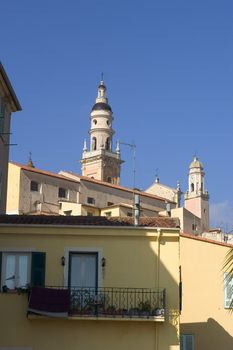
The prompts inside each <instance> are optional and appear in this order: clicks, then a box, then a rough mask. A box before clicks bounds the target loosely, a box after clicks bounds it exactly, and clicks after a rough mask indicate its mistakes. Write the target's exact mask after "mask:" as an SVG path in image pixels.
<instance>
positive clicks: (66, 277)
mask: <svg viewBox="0 0 233 350" xmlns="http://www.w3.org/2000/svg"><path fill="white" fill-rule="evenodd" d="M70 253H78V254H79V253H83V254H85V253H87V254H88V253H96V254H97V269H98V272H97V285H98V288H100V287H102V281H103V272H102V265H101V262H102V258H103V250H102V249H101V248H99V247H98V248H97V247H81V248H80V247H66V248H65V249H64V257H65V261H66V262H67V263H66V264H65V266H64V287H68V286H69V266H70V261H69V257H70Z"/></svg>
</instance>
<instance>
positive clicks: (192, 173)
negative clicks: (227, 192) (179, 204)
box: [184, 157, 209, 232]
mask: <svg viewBox="0 0 233 350" xmlns="http://www.w3.org/2000/svg"><path fill="white" fill-rule="evenodd" d="M204 177H205V173H204V169H203V165H202V163H201V162H200V161H199V159H198V158H197V157H194V159H193V161H192V162H191V164H190V166H189V174H188V186H189V188H188V191H187V192H186V193H185V197H184V206H185V208H186V209H187V210H189V211H190V212H191V213H193V214H194V215H196V216H197V217H199V218H200V219H201V231H202V232H204V231H206V230H208V229H209V194H208V191H206V190H205V187H204Z"/></svg>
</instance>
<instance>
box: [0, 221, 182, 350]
mask: <svg viewBox="0 0 233 350" xmlns="http://www.w3.org/2000/svg"><path fill="white" fill-rule="evenodd" d="M176 225H177V223H176V221H174V220H172V219H170V218H153V219H150V220H149V219H147V221H145V222H144V221H143V220H142V219H141V226H139V227H134V226H132V225H131V224H130V222H129V219H127V220H125V221H122V220H119V219H114V218H106V217H88V216H86V217H74V216H73V217H71V216H70V217H64V216H58V217H56V216H25V215H22V216H4V217H0V251H1V293H0V309H1V315H2V317H1V319H0V329H1V332H0V348H4V349H12V348H14V349H27V350H28V349H33V350H50V349H58V350H60V349H69V350H72V349H88V350H92V349H99V350H104V349H106V350H107V349H113V350H118V349H125V350H126V349H127V350H131V349H134V350H135V349H136V350H137V349H143V348H145V349H149V350H150V349H151V350H152V349H153V350H178V349H179V305H180V302H179V228H177V227H176ZM28 284H30V286H31V287H32V286H33V285H34V287H32V288H31V293H30V294H29V301H28V293H27V291H26V290H27V287H28ZM36 285H37V286H36ZM44 287H46V288H44ZM38 291H39V293H42V294H40V296H39V297H38V295H39V294H38ZM54 291H55V292H57V294H56V295H55V294H53V293H54ZM67 291H68V292H67ZM44 292H45V294H43V293H44ZM46 293H52V294H50V297H49V296H48V294H47V295H46ZM62 293H65V294H62ZM43 295H44V296H43ZM51 295H53V296H54V297H52V298H51ZM61 295H62V296H61ZM33 298H34V299H33ZM56 298H58V299H56ZM61 298H66V301H67V298H68V299H69V307H68V310H65V311H64V309H63V310H61V309H59V308H57V305H58V304H59V303H61V301H62V300H61ZM32 300H33V301H32ZM46 300H47V301H46ZM48 300H49V302H48ZM55 300H59V303H58V302H55ZM46 303H47V304H46ZM61 304H62V303H61ZM59 305H60V304H59ZM62 305H63V306H64V307H66V306H65V302H64V299H63V304H62ZM53 306H54V308H55V309H51V308H52V307H53ZM66 311H67V312H66Z"/></svg>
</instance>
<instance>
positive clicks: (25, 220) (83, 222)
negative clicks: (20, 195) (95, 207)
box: [0, 215, 179, 228]
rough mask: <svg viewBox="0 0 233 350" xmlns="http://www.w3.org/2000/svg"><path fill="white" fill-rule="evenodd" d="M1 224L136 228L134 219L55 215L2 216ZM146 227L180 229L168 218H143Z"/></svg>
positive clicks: (177, 223)
mask: <svg viewBox="0 0 233 350" xmlns="http://www.w3.org/2000/svg"><path fill="white" fill-rule="evenodd" d="M0 224H7V225H58V226H60V225H64V226H65V225H71V226H72V225H73V226H134V225H133V218H131V217H124V218H116V217H106V216H62V215H61V216H54V215H0ZM139 226H145V227H163V228H176V227H179V222H178V220H177V219H172V218H168V217H154V218H152V217H148V218H146V217H143V218H140V225H139Z"/></svg>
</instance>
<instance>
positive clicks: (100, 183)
mask: <svg viewBox="0 0 233 350" xmlns="http://www.w3.org/2000/svg"><path fill="white" fill-rule="evenodd" d="M10 163H11V164H14V165H16V166H18V167H19V168H21V169H23V170H26V171H30V172H34V173H38V174H42V175H48V176H52V177H56V178H59V179H62V180H67V181H71V182H76V183H79V182H80V180H83V181H88V182H91V183H95V184H98V185H102V186H106V187H111V188H115V189H118V190H122V191H127V192H130V193H137V194H139V195H140V196H145V197H149V198H154V199H157V200H160V201H163V202H164V201H165V200H166V201H167V202H169V203H174V202H172V201H169V200H167V199H165V198H162V197H159V196H156V195H154V194H151V193H147V192H143V191H139V190H133V189H131V188H129V187H124V186H120V185H115V184H111V183H109V182H104V181H101V180H97V179H91V178H90V177H87V176H81V175H78V174H75V173H73V172H69V171H66V173H68V174H71V175H73V176H75V177H76V178H77V180H75V179H74V178H70V177H68V176H65V175H61V174H55V173H52V172H50V171H45V170H41V169H38V168H32V167H30V166H26V165H23V164H20V163H17V162H12V161H10Z"/></svg>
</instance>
